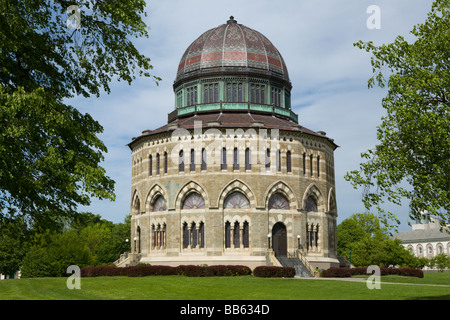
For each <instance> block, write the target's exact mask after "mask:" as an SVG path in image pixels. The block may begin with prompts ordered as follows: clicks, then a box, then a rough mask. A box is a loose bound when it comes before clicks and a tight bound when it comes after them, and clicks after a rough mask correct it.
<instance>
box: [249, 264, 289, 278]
mask: <svg viewBox="0 0 450 320" xmlns="http://www.w3.org/2000/svg"><path fill="white" fill-rule="evenodd" d="M253 275H254V276H255V277H263V278H293V277H294V276H295V268H292V267H265V266H260V267H256V268H255V269H254V270H253Z"/></svg>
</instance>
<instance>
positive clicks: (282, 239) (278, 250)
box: [272, 222, 287, 256]
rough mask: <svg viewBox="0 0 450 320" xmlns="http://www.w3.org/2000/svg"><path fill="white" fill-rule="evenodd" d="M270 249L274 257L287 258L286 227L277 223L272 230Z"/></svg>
mask: <svg viewBox="0 0 450 320" xmlns="http://www.w3.org/2000/svg"><path fill="white" fill-rule="evenodd" d="M272 249H273V251H274V253H275V256H287V234H286V226H285V225H284V224H283V223H282V222H277V223H276V224H275V225H274V226H273V228H272Z"/></svg>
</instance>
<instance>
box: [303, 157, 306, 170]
mask: <svg viewBox="0 0 450 320" xmlns="http://www.w3.org/2000/svg"><path fill="white" fill-rule="evenodd" d="M303 175H306V153H304V154H303Z"/></svg>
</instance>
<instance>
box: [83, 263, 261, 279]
mask: <svg viewBox="0 0 450 320" xmlns="http://www.w3.org/2000/svg"><path fill="white" fill-rule="evenodd" d="M251 273H252V270H251V269H250V268H249V267H246V266H194V265H188V266H178V267H170V266H152V265H137V266H133V267H126V268H117V267H114V266H105V267H88V268H83V269H81V276H82V277H104V276H128V277H146V276H169V275H185V276H188V277H213V276H219V277H224V276H244V275H251Z"/></svg>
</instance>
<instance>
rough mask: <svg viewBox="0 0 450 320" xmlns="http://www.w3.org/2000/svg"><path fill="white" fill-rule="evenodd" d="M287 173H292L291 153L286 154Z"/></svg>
mask: <svg viewBox="0 0 450 320" xmlns="http://www.w3.org/2000/svg"><path fill="white" fill-rule="evenodd" d="M286 171H287V172H292V159H291V151H288V152H286Z"/></svg>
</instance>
